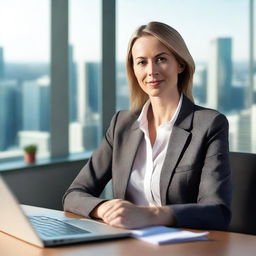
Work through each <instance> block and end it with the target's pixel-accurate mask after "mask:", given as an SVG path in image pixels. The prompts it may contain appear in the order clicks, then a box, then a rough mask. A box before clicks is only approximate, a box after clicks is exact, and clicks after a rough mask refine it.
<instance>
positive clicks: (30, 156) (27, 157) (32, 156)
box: [24, 152, 36, 164]
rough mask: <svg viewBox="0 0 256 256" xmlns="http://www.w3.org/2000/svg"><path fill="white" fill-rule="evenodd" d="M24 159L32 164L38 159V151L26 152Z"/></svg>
mask: <svg viewBox="0 0 256 256" xmlns="http://www.w3.org/2000/svg"><path fill="white" fill-rule="evenodd" d="M24 161H25V163H27V164H32V163H34V162H35V161H36V153H27V152H25V153H24Z"/></svg>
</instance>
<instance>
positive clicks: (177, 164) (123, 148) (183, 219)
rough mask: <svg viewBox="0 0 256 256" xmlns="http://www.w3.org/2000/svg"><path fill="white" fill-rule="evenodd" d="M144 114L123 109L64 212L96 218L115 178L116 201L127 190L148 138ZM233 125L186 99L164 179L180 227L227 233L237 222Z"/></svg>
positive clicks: (67, 196)
mask: <svg viewBox="0 0 256 256" xmlns="http://www.w3.org/2000/svg"><path fill="white" fill-rule="evenodd" d="M139 114H140V113H132V112H130V111H120V112H118V113H117V114H115V116H114V117H113V118H112V121H111V124H110V127H109V129H108V131H107V132H106V135H105V137H104V139H103V141H102V143H101V145H100V146H99V148H98V149H97V150H96V151H95V152H94V153H93V155H92V157H91V158H90V159H89V160H88V162H87V164H86V165H85V166H84V168H83V169H82V170H81V171H80V173H79V174H78V176H77V177H76V179H75V180H74V181H73V183H72V184H71V186H70V187H69V189H68V190H67V191H66V193H65V195H64V197H63V203H64V210H66V211H71V212H74V213H77V214H80V215H84V216H90V212H91V211H92V210H93V209H94V207H95V206H97V205H98V204H99V203H100V202H102V201H103V200H104V199H100V198H98V197H99V195H100V194H101V192H102V190H103V189H104V187H105V185H106V184H107V183H108V181H109V180H111V179H112V186H113V194H114V198H121V199H126V194H125V193H126V188H127V183H128V180H129V176H130V173H131V169H132V165H133V161H134V159H135V155H136V151H137V149H138V146H139V144H140V142H141V140H142V139H143V133H142V131H141V130H140V129H139V123H138V122H137V118H138V116H139ZM228 153H229V149H228V121H227V119H226V117H225V116H224V115H222V114H220V113H218V112H217V111H215V110H211V109H206V108H203V107H200V106H197V105H195V104H193V103H192V102H191V101H190V100H189V99H188V98H186V97H185V96H184V97H183V102H182V106H181V110H180V113H179V115H178V118H177V120H176V122H175V124H174V127H173V131H172V134H171V137H170V140H169V144H168V149H167V153H166V157H165V160H164V163H163V167H162V172H161V177H160V190H161V191H160V194H161V202H162V205H167V206H169V207H171V208H172V210H173V212H174V214H175V216H176V221H177V224H176V226H177V227H184V228H198V229H217V230H225V229H226V228H227V226H228V224H229V221H230V218H231V212H230V203H231V174H230V166H229V154H228Z"/></svg>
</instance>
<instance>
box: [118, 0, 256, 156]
mask: <svg viewBox="0 0 256 256" xmlns="http://www.w3.org/2000/svg"><path fill="white" fill-rule="evenodd" d="M249 2H251V3H252V2H253V1H243V0H235V1H232V3H231V2H230V1H227V0H225V1H223V0H216V1H210V0H206V1H199V0H192V1H191V0H184V1H178V0H174V1H165V0H159V1H158V2H157V4H156V3H155V1H153V0H147V1H146V0H144V1H128V0H117V22H116V26H117V60H116V63H117V75H116V77H117V103H118V104H117V109H124V108H128V107H129V99H128V88H127V82H126V79H125V54H126V47H127V44H128V41H129V37H130V36H131V34H132V32H133V31H134V30H135V28H136V27H138V26H140V25H142V24H146V23H148V22H150V21H161V22H164V23H167V24H169V25H171V26H173V27H174V28H176V29H177V30H178V31H179V32H180V33H181V35H182V36H183V38H184V40H185V41H186V43H187V46H188V48H189V50H190V52H191V55H192V56H193V58H194V61H195V63H196V72H195V76H194V84H193V95H194V99H195V102H196V103H197V104H199V105H203V106H207V107H211V108H214V109H217V110H219V111H221V112H222V113H224V114H225V115H226V116H227V118H228V120H229V123H230V134H229V140H230V150H231V151H242V152H254V153H255V152H256V134H255V131H256V120H255V118H256V117H255V116H256V112H255V111H256V100H255V98H254V99H253V100H254V102H253V104H252V105H251V104H249V105H248V102H249V98H250V97H252V98H253V95H255V90H256V88H255V87H254V88H253V87H252V86H253V84H252V82H249V81H250V79H249V77H250V72H249V59H250V58H251V57H253V56H251V55H250V51H249V38H250V34H249V11H250V8H251V7H250V5H249ZM131 13H132V19H129V17H128V16H129V15H130V14H131ZM253 13H255V7H254V10H253ZM127 20H129V22H127ZM254 32H255V29H254ZM251 44H252V45H253V43H251ZM254 45H255V43H254ZM253 61H254V73H253V74H252V75H254V81H255V80H256V79H255V77H256V75H255V60H254V59H253ZM254 83H255V82H254ZM250 88H251V89H250ZM250 95H252V96H250Z"/></svg>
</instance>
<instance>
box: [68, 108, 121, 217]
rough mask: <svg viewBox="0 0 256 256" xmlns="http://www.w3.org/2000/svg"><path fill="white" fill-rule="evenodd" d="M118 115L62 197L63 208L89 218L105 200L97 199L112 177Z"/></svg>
mask: <svg viewBox="0 0 256 256" xmlns="http://www.w3.org/2000/svg"><path fill="white" fill-rule="evenodd" d="M117 116H118V113H117V114H116V115H115V116H114V117H113V118H112V120H111V123H110V126H109V128H108V130H107V132H106V134H105V137H104V138H103V141H102V143H101V145H100V146H99V147H98V149H97V150H96V151H95V152H94V153H93V155H92V156H91V158H90V159H89V160H88V162H87V164H86V165H85V166H84V167H83V169H82V170H81V171H80V173H79V174H78V176H77V177H76V178H75V180H74V181H73V183H72V184H71V185H70V187H69V188H68V190H67V191H66V193H65V194H64V196H63V208H64V210H65V211H69V212H73V213H76V214H79V215H82V216H86V217H89V214H90V212H91V211H92V210H93V209H94V208H95V207H96V206H97V205H98V204H99V203H101V202H103V201H105V200H106V199H101V198H99V196H100V194H101V192H102V191H103V189H104V187H105V186H106V184H107V183H108V181H110V179H111V177H112V152H113V150H112V147H113V137H114V136H113V134H114V129H115V124H116V120H117Z"/></svg>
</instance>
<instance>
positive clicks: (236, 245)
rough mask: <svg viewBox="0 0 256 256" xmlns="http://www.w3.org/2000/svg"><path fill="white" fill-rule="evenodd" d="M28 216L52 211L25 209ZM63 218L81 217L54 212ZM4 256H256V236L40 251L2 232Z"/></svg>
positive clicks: (216, 233) (125, 241)
mask: <svg viewBox="0 0 256 256" xmlns="http://www.w3.org/2000/svg"><path fill="white" fill-rule="evenodd" d="M23 208H24V210H25V211H26V213H28V214H34V213H39V212H44V211H49V209H45V208H39V207H33V206H23ZM51 211H53V212H54V213H56V214H58V215H60V216H63V215H65V216H68V217H79V216H76V215H74V214H71V213H64V212H62V211H55V210H51ZM0 255H1V256H14V255H15V256H16V255H24V256H44V255H57V256H58V255H59V256H76V255H83V256H87V255H88V256H89V255H90V256H101V255H103V256H104V255H106V256H128V255H132V256H137V255H138V256H143V255H145V256H151V255H158V256H160V255H161V256H165V255H168V256H170V255H175V256H183V255H184V256H200V255H202V256H253V255H256V236H253V235H245V234H239V233H232V232H222V231H210V233H209V235H208V240H207V241H196V242H185V243H176V244H168V245H160V246H158V245H151V244H149V243H146V242H143V241H140V240H136V239H134V238H124V239H114V240H106V241H97V242H87V243H83V244H77V245H68V246H61V247H55V248H38V247H36V246H33V245H31V244H28V243H26V242H23V241H21V240H18V239H16V238H14V237H12V236H9V235H6V234H4V233H1V232H0Z"/></svg>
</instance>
